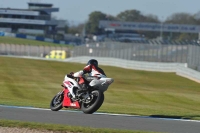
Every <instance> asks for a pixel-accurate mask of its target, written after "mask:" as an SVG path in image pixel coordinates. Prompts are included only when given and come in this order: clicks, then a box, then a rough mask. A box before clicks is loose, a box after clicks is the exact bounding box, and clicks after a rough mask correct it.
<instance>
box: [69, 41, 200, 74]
mask: <svg viewBox="0 0 200 133" xmlns="http://www.w3.org/2000/svg"><path fill="white" fill-rule="evenodd" d="M71 56H73V57H78V56H90V57H110V58H118V59H125V60H134V61H147V62H174V63H187V64H188V67H189V68H192V69H194V70H198V71H200V46H199V45H196V44H195V45H194V44H151V43H150V44H149V43H148V44H147V43H121V42H114V41H113V42H112V41H110V42H96V43H94V42H92V43H87V44H86V45H81V46H77V47H75V48H74V49H73V51H72V52H71Z"/></svg>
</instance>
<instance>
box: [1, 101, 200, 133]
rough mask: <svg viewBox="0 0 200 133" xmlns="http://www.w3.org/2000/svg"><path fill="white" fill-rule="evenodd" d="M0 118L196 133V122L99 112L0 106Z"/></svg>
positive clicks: (197, 129)
mask: <svg viewBox="0 0 200 133" xmlns="http://www.w3.org/2000/svg"><path fill="white" fill-rule="evenodd" d="M0 119H7V120H20V121H29V122H40V123H54V124H67V125H73V126H83V127H94V128H114V129H127V130H141V131H154V132H168V133H199V132H200V121H190V120H178V119H162V118H150V117H141V116H132V115H117V114H103V113H102V114H101V113H95V114H83V113H82V112H80V111H66V110H61V111H57V112H53V111H50V110H49V109H38V108H25V107H14V106H2V105H0Z"/></svg>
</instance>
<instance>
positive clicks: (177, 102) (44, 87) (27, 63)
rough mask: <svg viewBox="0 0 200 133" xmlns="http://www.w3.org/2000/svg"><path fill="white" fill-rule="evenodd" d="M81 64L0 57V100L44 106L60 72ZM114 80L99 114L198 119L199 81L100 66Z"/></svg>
mask: <svg viewBox="0 0 200 133" xmlns="http://www.w3.org/2000/svg"><path fill="white" fill-rule="evenodd" d="M83 67H84V65H83V64H78V63H65V62H54V61H41V60H31V59H20V58H10V57H0V87H1V89H0V99H1V100H0V104H6V105H20V106H32V107H42V108H49V103H50V101H51V99H52V98H53V96H54V95H55V94H57V92H59V91H60V90H61V89H62V88H61V86H60V85H61V84H62V81H63V78H64V75H65V74H67V73H70V72H71V71H73V72H76V71H78V70H82V69H83ZM101 67H102V68H103V69H104V71H105V72H106V74H107V76H108V77H112V78H114V79H115V81H114V83H113V84H112V85H111V86H110V87H109V89H108V90H107V91H106V92H105V101H104V103H103V105H102V106H101V108H100V109H99V110H98V111H99V112H107V113H122V114H133V115H145V116H152V117H172V118H185V119H200V113H199V112H200V106H199V105H200V97H199V95H200V84H199V83H196V82H194V81H191V80H188V79H186V78H183V77H180V76H177V75H175V73H161V72H146V71H136V70H130V69H122V68H118V67H110V66H101Z"/></svg>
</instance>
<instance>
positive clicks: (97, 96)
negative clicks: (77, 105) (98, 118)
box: [81, 90, 104, 114]
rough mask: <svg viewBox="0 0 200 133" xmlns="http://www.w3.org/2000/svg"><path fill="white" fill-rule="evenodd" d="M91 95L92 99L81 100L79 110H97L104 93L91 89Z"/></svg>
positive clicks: (92, 111)
mask: <svg viewBox="0 0 200 133" xmlns="http://www.w3.org/2000/svg"><path fill="white" fill-rule="evenodd" d="M91 95H92V100H91V101H90V102H89V103H83V102H82V104H81V110H82V111H83V112H84V113H85V114H92V113H94V112H95V111H97V110H98V109H99V108H100V107H101V105H102V103H103V101H104V94H103V92H101V91H99V90H94V91H92V92H91Z"/></svg>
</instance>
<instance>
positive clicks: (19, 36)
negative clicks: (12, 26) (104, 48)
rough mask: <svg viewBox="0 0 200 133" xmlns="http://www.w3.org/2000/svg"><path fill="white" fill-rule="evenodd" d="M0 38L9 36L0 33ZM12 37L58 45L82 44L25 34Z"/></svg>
mask: <svg viewBox="0 0 200 133" xmlns="http://www.w3.org/2000/svg"><path fill="white" fill-rule="evenodd" d="M0 36H7V34H5V32H1V31H0ZM12 37H17V38H24V39H31V40H38V41H44V42H52V43H57V44H71V43H72V44H74V45H80V44H81V42H76V41H61V40H53V39H50V38H44V37H40V36H30V35H25V34H14V33H12ZM47 40H48V41H47Z"/></svg>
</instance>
